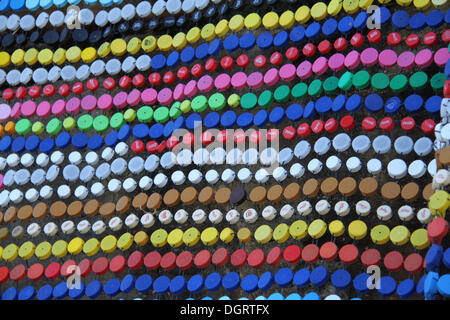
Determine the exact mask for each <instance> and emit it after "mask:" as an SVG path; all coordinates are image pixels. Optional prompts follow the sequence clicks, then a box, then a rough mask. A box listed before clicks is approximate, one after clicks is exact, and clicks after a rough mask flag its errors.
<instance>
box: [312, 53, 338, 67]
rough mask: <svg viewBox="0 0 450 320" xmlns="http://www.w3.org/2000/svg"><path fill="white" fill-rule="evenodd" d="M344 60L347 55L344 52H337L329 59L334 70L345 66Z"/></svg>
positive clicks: (329, 64)
mask: <svg viewBox="0 0 450 320" xmlns="http://www.w3.org/2000/svg"><path fill="white" fill-rule="evenodd" d="M344 62H345V56H344V55H343V54H342V53H335V54H333V55H332V56H331V57H330V60H328V66H329V67H330V69H331V70H333V71H339V70H341V69H343V68H344ZM313 71H314V70H313Z"/></svg>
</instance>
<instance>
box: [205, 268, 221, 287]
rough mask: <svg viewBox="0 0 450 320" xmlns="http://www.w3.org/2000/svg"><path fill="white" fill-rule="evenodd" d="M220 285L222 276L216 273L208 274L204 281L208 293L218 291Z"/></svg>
mask: <svg viewBox="0 0 450 320" xmlns="http://www.w3.org/2000/svg"><path fill="white" fill-rule="evenodd" d="M221 285H222V276H221V275H220V274H219V273H217V272H213V273H211V274H209V275H208V276H207V277H206V279H205V288H206V290H208V291H211V292H214V291H217V290H219V289H220V286H221Z"/></svg>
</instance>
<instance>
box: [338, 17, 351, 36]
mask: <svg viewBox="0 0 450 320" xmlns="http://www.w3.org/2000/svg"><path fill="white" fill-rule="evenodd" d="M338 30H339V31H340V32H341V33H343V34H347V33H349V32H350V31H352V30H353V18H352V17H350V16H346V17H343V18H342V19H341V20H340V21H339V24H338Z"/></svg>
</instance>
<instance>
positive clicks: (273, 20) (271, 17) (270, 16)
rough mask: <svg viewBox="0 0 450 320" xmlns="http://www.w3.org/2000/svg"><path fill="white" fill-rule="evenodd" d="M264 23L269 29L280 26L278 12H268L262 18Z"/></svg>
mask: <svg viewBox="0 0 450 320" xmlns="http://www.w3.org/2000/svg"><path fill="white" fill-rule="evenodd" d="M262 24H263V26H264V28H266V29H268V30H272V29H275V28H276V27H278V14H277V13H276V12H273V11H271V12H267V13H266V14H265V15H264V17H263V18H262Z"/></svg>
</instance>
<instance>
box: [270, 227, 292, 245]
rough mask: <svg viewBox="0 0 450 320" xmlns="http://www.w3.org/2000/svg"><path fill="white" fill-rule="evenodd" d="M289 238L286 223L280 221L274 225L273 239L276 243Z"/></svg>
mask: <svg viewBox="0 0 450 320" xmlns="http://www.w3.org/2000/svg"><path fill="white" fill-rule="evenodd" d="M288 239H289V226H288V225H287V224H286V223H281V224H279V225H277V226H276V227H275V230H274V231H273V240H275V241H276V242H278V243H284V242H286V241H287V240H288Z"/></svg>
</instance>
